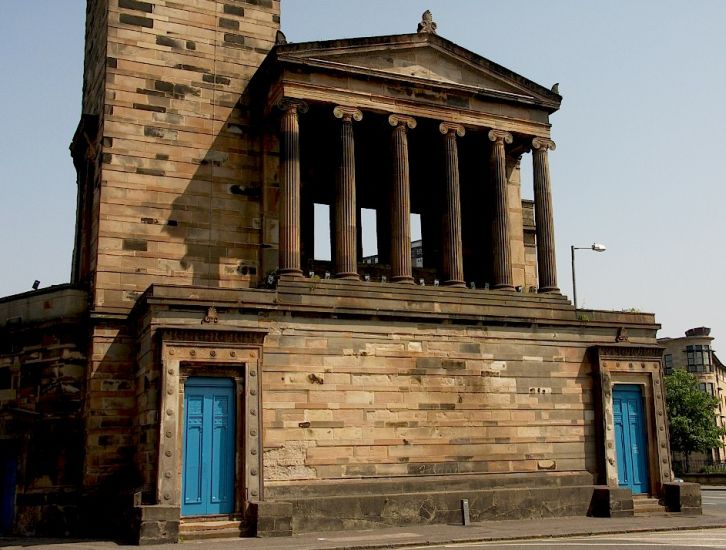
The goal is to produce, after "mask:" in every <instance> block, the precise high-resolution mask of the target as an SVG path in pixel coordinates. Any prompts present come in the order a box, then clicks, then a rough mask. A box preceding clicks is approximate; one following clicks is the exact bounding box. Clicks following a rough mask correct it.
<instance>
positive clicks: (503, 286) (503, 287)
mask: <svg viewBox="0 0 726 550" xmlns="http://www.w3.org/2000/svg"><path fill="white" fill-rule="evenodd" d="M492 289H494V290H510V291H512V292H514V286H512V285H508V284H498V285H494V286H493V287H492Z"/></svg>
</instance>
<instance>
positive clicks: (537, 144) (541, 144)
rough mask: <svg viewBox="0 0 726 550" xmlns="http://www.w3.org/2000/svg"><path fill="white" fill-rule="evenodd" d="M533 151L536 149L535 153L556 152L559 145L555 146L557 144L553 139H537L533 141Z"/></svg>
mask: <svg viewBox="0 0 726 550" xmlns="http://www.w3.org/2000/svg"><path fill="white" fill-rule="evenodd" d="M532 149H534V150H535V151H538V150H540V149H541V150H543V151H548V150H550V149H551V150H552V151H554V150H555V149H557V145H555V142H554V141H552V140H551V139H548V138H543V137H536V138H534V139H533V140H532Z"/></svg>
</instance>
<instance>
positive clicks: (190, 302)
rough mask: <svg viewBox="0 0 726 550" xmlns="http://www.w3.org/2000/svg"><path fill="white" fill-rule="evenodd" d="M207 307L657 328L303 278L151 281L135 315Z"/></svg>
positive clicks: (527, 304)
mask: <svg viewBox="0 0 726 550" xmlns="http://www.w3.org/2000/svg"><path fill="white" fill-rule="evenodd" d="M212 305H214V306H215V307H216V308H218V309H219V310H224V309H229V310H232V309H233V310H236V311H239V312H250V311H252V312H256V313H260V312H264V311H267V312H270V313H271V314H272V313H273V312H279V313H292V314H296V315H302V316H305V315H312V316H326V315H336V316H338V317H345V316H348V317H363V318H371V317H373V318H389V319H394V320H406V321H411V320H422V321H430V322H441V321H449V322H451V323H452V324H454V323H467V324H468V323H491V324H497V323H499V324H507V325H533V324H536V325H545V326H579V327H603V328H604V327H607V328H619V327H626V328H628V329H641V330H644V331H647V332H650V331H652V334H647V335H646V337H645V340H643V335H642V334H641V335H639V341H638V342H637V343H638V344H643V343H646V344H653V345H654V344H655V331H656V330H657V329H658V328H659V326H660V325H658V324H656V323H655V317H654V315H653V314H650V313H633V312H614V311H597V310H579V309H578V310H575V308H574V307H573V306H572V305H571V304H570V302H569V300H568V299H567V298H566V297H565V296H562V295H560V294H535V293H518V292H506V291H500V290H477V289H456V288H446V287H431V286H429V287H420V286H416V285H402V284H396V283H378V282H376V283H374V282H364V281H343V280H335V279H331V280H321V279H306V278H290V279H282V280H280V281H279V284H278V286H277V288H275V289H218V288H203V287H189V286H169V285H152V286H151V287H149V289H148V290H147V291H146V292H145V293H144V294H143V295H142V296H141V297H140V298H139V300H138V302H137V304H136V306H135V308H134V311H133V313H134V314H136V315H140V314H141V312H142V311H144V310H146V309H147V308H148V307H149V306H163V307H165V308H187V309H188V308H190V307H193V308H206V307H209V306H212ZM651 340H652V341H651ZM613 342H615V340H613ZM626 344H627V342H626Z"/></svg>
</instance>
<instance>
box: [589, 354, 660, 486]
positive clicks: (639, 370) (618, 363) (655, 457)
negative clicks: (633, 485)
mask: <svg viewBox="0 0 726 550" xmlns="http://www.w3.org/2000/svg"><path fill="white" fill-rule="evenodd" d="M593 352H594V354H595V355H596V361H595V365H596V372H595V373H594V374H595V380H594V382H595V384H594V385H595V392H596V393H595V403H596V407H597V412H598V416H599V418H600V420H601V422H600V423H599V426H598V428H599V429H600V430H601V431H602V436H603V437H602V438H601V441H603V446H602V448H601V450H600V453H599V454H600V460H601V462H602V464H601V468H600V469H599V471H600V472H602V474H601V475H604V479H600V480H599V482H600V483H601V484H603V485H606V486H607V487H609V488H613V489H617V488H618V464H617V456H616V455H617V452H616V445H615V422H614V418H613V386H614V385H615V384H634V385H638V386H641V387H642V390H643V398H644V414H645V425H646V434H647V444H646V447H647V452H648V457H647V465H648V471H649V481H650V492H651V494H652V495H653V496H658V497H660V496H663V492H664V484H667V483H669V482H671V481H673V472H672V469H671V460H670V453H669V448H670V446H669V441H668V430H667V426H666V424H667V418H666V411H665V388H664V387H663V385H664V384H663V372H662V367H661V355H662V348H660V347H656V346H638V345H628V344H625V345H618V344H616V345H612V346H597V347H595V348H593ZM598 396H599V397H598Z"/></svg>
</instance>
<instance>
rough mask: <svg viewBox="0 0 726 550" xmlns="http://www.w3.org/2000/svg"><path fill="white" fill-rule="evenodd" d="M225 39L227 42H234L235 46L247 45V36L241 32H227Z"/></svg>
mask: <svg viewBox="0 0 726 550" xmlns="http://www.w3.org/2000/svg"><path fill="white" fill-rule="evenodd" d="M224 41H225V42H226V43H227V44H232V45H235V46H244V45H245V37H244V36H242V35H239V34H233V33H230V32H228V33H225V35H224Z"/></svg>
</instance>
